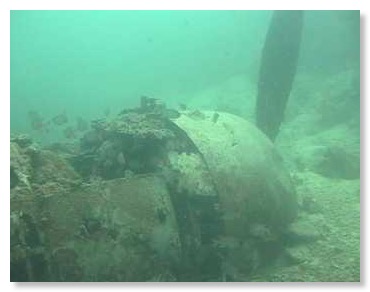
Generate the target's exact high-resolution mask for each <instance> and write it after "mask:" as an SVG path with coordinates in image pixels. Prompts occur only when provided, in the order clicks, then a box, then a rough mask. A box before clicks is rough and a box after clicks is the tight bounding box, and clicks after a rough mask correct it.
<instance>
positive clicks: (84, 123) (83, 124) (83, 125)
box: [76, 117, 89, 132]
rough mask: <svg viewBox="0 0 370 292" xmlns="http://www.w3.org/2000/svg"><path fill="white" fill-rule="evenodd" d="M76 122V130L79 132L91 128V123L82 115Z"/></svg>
mask: <svg viewBox="0 0 370 292" xmlns="http://www.w3.org/2000/svg"><path fill="white" fill-rule="evenodd" d="M76 123H77V125H76V130H77V131H79V132H85V131H86V130H87V129H88V128H89V123H88V122H87V121H85V120H84V119H83V118H81V117H78V118H77V122H76Z"/></svg>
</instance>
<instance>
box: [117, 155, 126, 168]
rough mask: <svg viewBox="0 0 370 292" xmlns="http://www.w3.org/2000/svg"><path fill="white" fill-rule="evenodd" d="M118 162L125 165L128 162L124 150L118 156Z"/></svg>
mask: <svg viewBox="0 0 370 292" xmlns="http://www.w3.org/2000/svg"><path fill="white" fill-rule="evenodd" d="M117 162H118V164H119V165H122V166H123V165H125V164H126V159H125V156H124V155H123V153H122V152H120V153H119V154H118V156H117Z"/></svg>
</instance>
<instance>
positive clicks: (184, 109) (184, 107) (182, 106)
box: [179, 103, 188, 111]
mask: <svg viewBox="0 0 370 292" xmlns="http://www.w3.org/2000/svg"><path fill="white" fill-rule="evenodd" d="M187 109H188V107H187V106H186V104H185V103H180V104H179V110H180V111H186V110H187Z"/></svg>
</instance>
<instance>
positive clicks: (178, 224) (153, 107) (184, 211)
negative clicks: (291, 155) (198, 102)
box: [10, 16, 298, 282]
mask: <svg viewBox="0 0 370 292" xmlns="http://www.w3.org/2000/svg"><path fill="white" fill-rule="evenodd" d="M279 17H280V16H279ZM279 17H278V18H279ZM275 21H276V20H273V22H275ZM271 33H272V32H271V31H270V34H271ZM269 42H271V43H270V45H266V46H265V52H264V56H265V59H266V60H267V59H269V58H271V56H268V55H269V54H268V53H267V52H266V47H270V46H273V41H269ZM278 49H279V50H280V49H282V48H278ZM266 60H264V61H263V62H262V69H261V72H265V70H267V69H266V68H267V65H266V62H267V61H266ZM293 63H294V62H293ZM292 67H293V65H291V67H289V68H290V69H287V72H288V73H289V74H287V75H289V76H290V77H289V76H285V77H284V79H285V82H283V84H280V85H279V86H280V87H279V88H280V92H281V95H280V96H278V99H279V100H280V103H281V104H285V101H284V100H285V99H286V97H284V96H283V95H284V94H285V95H286V93H287V88H288V87H289V83H290V82H291V75H292V72H293V69H292ZM261 74H262V75H261V76H262V77H261V78H262V80H264V82H270V78H272V77H271V76H272V75H271V76H270V75H268V74H267V75H265V74H263V73H261ZM261 84H262V83H261ZM260 88H261V96H260V97H259V104H258V105H257V112H258V123H257V125H258V126H259V127H261V129H262V130H263V131H264V132H265V133H266V134H267V135H268V136H270V138H272V139H273V138H274V136H275V135H276V131H277V130H276V127H274V128H273V127H272V126H271V123H270V122H268V121H267V120H266V115H262V114H263V113H264V112H268V113H270V111H271V108H270V107H266V106H264V105H263V104H264V101H266V102H268V103H270V102H272V101H271V100H270V99H271V98H272V97H271V92H270V91H269V90H267V89H265V87H264V86H262V85H261V86H260ZM262 93H263V94H262ZM262 96H263V97H262ZM276 102H277V101H276ZM280 114H281V108H279V114H277V115H276V120H275V122H276V123H279V121H278V120H280V119H281V118H278V117H277V116H279V115H280ZM277 128H278V127H277ZM10 149H11V153H10V157H11V161H10V174H11V175H10V178H11V182H10V183H11V190H10V193H11V197H10V200H11V263H10V267H11V281H129V282H132V281H242V280H245V279H248V275H250V274H251V273H252V272H253V271H255V270H256V269H257V268H258V267H260V266H263V265H266V264H268V263H270V261H271V260H272V259H273V258H274V257H276V256H277V255H279V254H280V253H281V251H282V238H283V235H284V232H285V231H286V229H287V226H288V225H289V223H291V222H292V221H293V219H294V218H295V216H296V213H297V206H298V205H297V200H296V195H295V191H294V188H293V186H292V183H291V180H290V176H289V173H288V171H287V170H286V169H285V167H284V165H283V161H282V159H281V157H280V155H279V154H278V153H277V151H276V149H275V147H274V145H273V143H272V142H271V140H270V139H269V138H268V137H266V136H265V134H263V133H262V132H261V131H260V130H259V129H258V128H257V127H256V126H254V125H253V124H252V123H249V122H248V121H246V120H244V119H242V118H240V117H237V116H235V115H232V114H229V113H224V112H215V111H198V110H196V111H192V110H187V109H183V110H181V111H176V110H170V109H167V108H166V106H165V105H164V103H162V102H161V101H159V100H157V99H153V98H149V97H142V99H141V105H140V106H139V107H138V108H134V109H128V110H123V111H122V112H121V113H120V114H119V115H117V116H116V117H114V118H104V119H101V120H97V121H93V122H92V125H91V131H89V132H87V133H86V134H85V135H84V136H83V137H82V138H81V140H80V143H79V147H78V149H77V150H76V149H71V150H70V151H69V150H68V149H67V148H64V149H63V150H60V151H59V152H56V151H55V150H53V151H52V150H48V149H42V148H38V147H36V146H35V145H34V144H33V143H32V141H31V140H30V139H28V138H27V137H24V136H16V137H13V138H12V139H11V144H10Z"/></svg>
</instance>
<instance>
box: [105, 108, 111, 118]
mask: <svg viewBox="0 0 370 292" xmlns="http://www.w3.org/2000/svg"><path fill="white" fill-rule="evenodd" d="M109 115H110V108H109V107H107V108H106V109H105V110H104V116H106V117H107V116H109Z"/></svg>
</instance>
